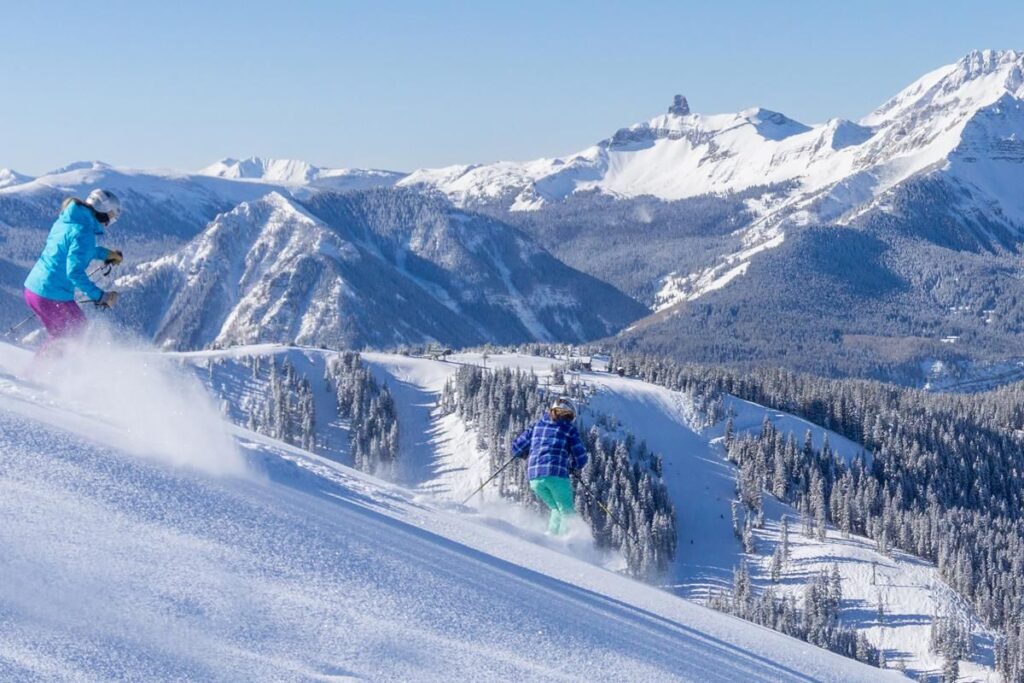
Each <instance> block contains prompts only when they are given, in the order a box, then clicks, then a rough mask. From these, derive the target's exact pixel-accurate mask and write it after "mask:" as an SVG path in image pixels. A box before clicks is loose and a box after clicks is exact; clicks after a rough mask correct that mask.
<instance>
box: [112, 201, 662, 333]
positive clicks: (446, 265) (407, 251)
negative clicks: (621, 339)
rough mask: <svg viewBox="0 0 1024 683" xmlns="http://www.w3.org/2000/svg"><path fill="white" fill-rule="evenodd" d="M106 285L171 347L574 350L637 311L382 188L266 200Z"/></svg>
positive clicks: (430, 205)
mask: <svg viewBox="0 0 1024 683" xmlns="http://www.w3.org/2000/svg"><path fill="white" fill-rule="evenodd" d="M116 286H117V287H118V288H119V289H120V290H121V291H122V292H124V293H125V297H124V300H123V306H121V307H119V310H118V311H116V313H117V315H118V316H120V317H121V319H123V320H126V321H128V322H130V323H131V324H132V325H134V326H136V327H137V328H139V329H141V330H143V331H144V332H145V333H146V334H147V335H149V336H151V337H152V338H153V339H155V340H156V341H157V342H158V343H159V344H161V345H162V346H164V347H168V348H175V349H195V348H203V347H206V346H209V345H216V346H226V345H231V344H239V343H253V342H265V341H276V342H291V341H297V342H299V343H303V344H317V345H319V344H328V345H331V346H334V347H342V348H344V347H353V346H354V347H360V346H364V345H367V344H371V345H378V346H394V345H398V344H402V343H419V342H424V341H438V342H440V343H444V344H456V345H465V344H476V343H482V342H486V341H492V342H501V343H509V342H520V341H526V340H551V341H555V340H558V341H582V340H584V339H589V338H595V337H602V336H606V335H608V334H612V333H614V332H616V331H618V330H619V329H621V328H622V327H624V326H625V325H627V324H628V323H629V322H631V321H632V320H634V319H636V318H637V317H639V316H640V315H642V313H643V309H642V307H641V306H640V305H639V304H637V303H636V302H633V301H631V300H629V299H628V298H626V297H625V296H623V295H622V294H620V293H619V292H617V291H615V290H614V289H613V288H612V287H610V286H608V285H605V284H603V283H601V282H599V281H598V280H596V279H594V278H591V277H589V276H587V275H584V274H582V273H579V272H576V271H573V270H572V269H570V268H568V267H566V266H564V265H562V264H561V263H559V262H558V261H556V260H555V259H554V258H552V257H551V256H550V255H549V254H547V253H546V252H545V251H544V250H543V249H540V248H539V247H537V246H536V245H535V244H533V243H532V242H531V241H530V240H529V239H528V238H527V237H526V236H525V235H522V234H521V233H517V231H515V230H514V229H512V228H510V227H508V226H506V225H503V224H501V223H498V222H496V221H494V220H491V219H487V218H484V217H482V216H474V215H470V214H465V213H462V212H459V211H456V210H454V209H452V207H450V206H449V205H447V204H446V203H444V202H441V201H439V200H437V199H428V198H424V197H421V196H419V195H416V194H414V193H411V192H408V191H394V190H381V191H377V192H370V193H359V194H350V195H320V196H317V197H314V198H312V199H311V200H310V201H308V202H305V203H302V204H300V203H298V202H296V201H295V200H293V199H289V198H287V197H285V196H284V195H282V194H279V193H271V194H269V195H267V196H265V197H263V198H261V199H259V200H258V201H254V202H246V203H243V204H240V205H239V206H238V207H236V208H235V209H233V210H232V211H230V212H227V213H225V214H222V215H220V216H218V217H217V218H216V219H215V220H214V221H213V222H212V223H210V225H209V226H208V227H207V229H206V230H205V231H204V232H203V233H202V234H201V235H199V236H198V237H197V238H196V239H194V240H193V241H192V242H190V243H188V244H186V245H185V246H184V247H182V248H181V249H180V250H178V251H177V252H175V253H173V254H171V255H169V256H166V257H163V258H161V259H158V260H155V261H153V262H150V263H145V264H142V265H141V266H139V267H137V268H136V269H135V270H134V271H132V272H131V273H130V274H128V275H125V276H123V277H121V278H120V279H119V280H118V281H117V284H116ZM596 302H600V304H599V305H597V306H595V305H594V304H595V303H596Z"/></svg>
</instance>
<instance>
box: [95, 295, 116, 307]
mask: <svg viewBox="0 0 1024 683" xmlns="http://www.w3.org/2000/svg"><path fill="white" fill-rule="evenodd" d="M119 298H121V295H120V294H118V293H117V292H103V296H101V297H100V300H99V301H97V302H96V305H97V306H99V307H100V308H110V307H111V306H113V305H114V304H116V303H117V300H118V299H119Z"/></svg>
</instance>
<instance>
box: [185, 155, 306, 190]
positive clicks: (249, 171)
mask: <svg viewBox="0 0 1024 683" xmlns="http://www.w3.org/2000/svg"><path fill="white" fill-rule="evenodd" d="M199 173H200V174H201V175H209V176H216V177H218V178H231V179H234V180H263V181H268V182H279V183H294V184H297V185H301V184H304V183H308V182H310V181H311V180H313V179H314V178H316V176H317V175H318V174H319V173H320V169H319V168H317V167H316V166H313V165H312V164H310V163H308V162H306V161H299V160H296V159H263V158H261V157H256V156H252V157H249V158H247V159H231V158H227V159H221V160H220V161H218V162H216V163H214V164H210V165H209V166H207V167H206V168H204V169H201V170H200V171H199Z"/></svg>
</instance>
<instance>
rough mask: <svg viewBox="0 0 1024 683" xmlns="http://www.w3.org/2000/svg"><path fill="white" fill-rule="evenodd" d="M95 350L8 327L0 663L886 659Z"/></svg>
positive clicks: (735, 676)
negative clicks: (16, 337)
mask: <svg viewBox="0 0 1024 683" xmlns="http://www.w3.org/2000/svg"><path fill="white" fill-rule="evenodd" d="M91 353H99V354H100V356H103V357H104V358H106V357H107V356H108V355H109V356H110V358H113V357H115V356H113V355H110V354H115V353H116V357H117V358H119V359H120V360H121V364H119V365H112V366H106V365H104V366H92V367H103V368H104V370H103V371H102V373H100V372H97V373H96V375H97V376H96V377H88V378H85V377H83V382H82V384H81V386H69V385H68V383H67V382H64V383H63V384H62V388H61V389H60V390H59V391H54V390H53V389H44V388H41V387H40V386H38V385H36V384H32V383H28V382H26V381H25V380H22V379H19V376H21V375H22V374H23V373H24V372H25V371H26V369H27V367H29V366H30V359H29V357H28V354H26V353H25V352H23V351H20V350H18V349H15V348H13V347H10V346H7V345H0V426H2V429H0V445H2V448H0V489H2V493H3V495H0V509H2V511H3V517H4V519H5V523H4V525H2V527H0V547H3V548H4V553H3V554H2V556H0V564H2V566H3V574H4V579H5V580H4V581H3V582H2V584H0V614H2V615H3V622H4V624H5V628H4V629H3V630H2V631H0V676H2V677H3V678H4V679H5V680H34V679H39V678H46V679H54V678H59V679H90V680H94V679H111V678H141V679H148V680H154V679H172V678H173V679H179V678H186V679H218V680H324V681H326V680H348V679H357V678H358V679H362V678H369V679H374V680H412V679H416V680H452V679H461V680H541V679H543V680H550V679H552V678H557V679H564V680H584V679H585V680H624V679H634V678H643V679H644V680H652V681H655V680H702V681H707V680H714V681H735V680H741V679H742V680H752V681H766V682H767V681H782V680H793V681H806V680H815V681H859V680H863V681H878V680H899V677H898V676H896V675H895V674H887V673H884V672H880V671H878V670H877V669H872V668H869V667H865V666H863V665H860V664H857V663H856V662H853V661H852V660H849V659H845V658H841V657H838V656H835V655H831V654H829V653H826V652H824V651H821V650H818V649H816V648H813V647H810V646H808V645H806V644H805V643H800V642H798V641H794V640H791V639H788V638H786V637H783V636H781V635H779V634H775V633H772V632H770V631H766V630H764V629H761V628H758V627H755V626H752V625H750V624H746V623H744V622H741V621H738V620H736V619H733V618H730V617H727V616H724V615H720V614H716V613H714V612H711V611H709V610H707V609H704V608H701V607H698V606H696V605H694V604H692V603H688V602H686V601H684V600H681V599H679V598H675V597H672V596H669V595H667V594H666V593H664V592H662V591H660V590H657V589H655V588H652V587H648V586H644V585H642V584H638V583H636V582H633V581H630V580H628V579H625V578H623V577H621V576H618V575H616V574H613V573H609V572H607V571H605V570H603V569H600V568H597V567H594V566H592V565H590V564H587V563H585V562H581V561H579V560H577V559H574V558H572V557H570V556H569V555H567V554H566V552H565V551H564V550H561V551H559V550H558V549H552V548H547V547H543V546H541V545H538V544H536V543H533V542H530V541H528V540H525V539H523V538H521V537H519V536H517V535H516V534H514V533H510V528H509V527H506V528H505V529H496V528H495V527H494V525H493V524H487V523H480V522H481V521H485V520H481V519H480V518H476V517H474V516H471V515H467V514H465V513H464V512H462V511H460V510H459V509H458V508H453V507H451V506H444V505H441V504H439V503H438V502H437V501H436V500H433V499H430V498H427V497H423V496H419V495H416V494H414V493H413V492H411V491H409V490H407V489H402V488H398V487H395V486H393V485H388V484H385V483H383V482H381V481H379V480H375V479H373V478H370V477H367V476H365V475H361V474H359V473H357V472H354V471H353V470H350V469H348V468H346V467H344V466H342V465H339V464H336V463H334V462H332V461H329V460H325V459H323V458H319V457H317V456H314V455H312V454H310V453H308V452H304V451H300V450H297V449H295V448H291V447H288V446H285V445H283V444H281V443H279V442H275V441H273V440H269V439H267V438H265V437H261V436H259V435H257V434H254V433H252V432H248V431H246V430H243V429H240V428H228V427H226V426H223V425H221V426H218V424H217V422H216V419H215V418H214V417H213V416H212V415H211V412H210V410H211V409H210V404H209V403H208V402H207V401H204V400H202V399H200V398H199V397H197V396H196V395H195V386H194V383H190V382H189V381H188V380H187V378H186V377H184V376H183V375H182V374H181V370H176V369H175V366H174V365H172V364H168V363H166V362H164V361H161V360H160V359H158V358H156V357H154V356H152V355H146V354H143V355H136V354H133V353H127V354H126V353H125V352H124V351H123V350H117V349H111V350H110V351H102V350H99V349H94V350H93V351H92V352H91ZM105 354H106V355H105ZM87 367H88V366H87ZM109 367H113V368H114V370H113V371H111V370H110V369H108V368H109ZM34 372H35V374H36V376H37V379H39V380H40V381H42V382H43V383H44V384H47V383H48V381H47V380H46V377H45V375H44V376H40V375H39V370H38V369H37V370H36V371H34ZM79 372H81V370H80V371H79ZM112 372H113V374H111V373H112ZM92 381H95V382H96V383H97V384H98V383H106V384H108V385H109V386H111V387H117V391H116V392H107V393H104V394H103V395H101V396H98V397H97V396H96V395H95V392H94V391H90V389H94V388H95V386H97V384H91V382H92ZM140 420H142V422H141V425H144V427H145V428H146V429H147V430H149V431H150V436H151V437H153V438H152V439H143V440H139V439H138V438H137V436H138V435H137V429H138V428H139V427H140ZM211 420H212V421H211ZM196 424H200V425H201V426H202V429H196V428H195V425H196ZM179 432H180V433H181V434H183V435H188V436H189V437H190V438H187V439H175V438H174V436H175V435H176V434H177V433H179Z"/></svg>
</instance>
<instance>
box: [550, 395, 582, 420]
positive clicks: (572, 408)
mask: <svg viewBox="0 0 1024 683" xmlns="http://www.w3.org/2000/svg"><path fill="white" fill-rule="evenodd" d="M548 410H549V412H550V413H551V415H552V417H554V416H555V415H556V413H562V414H563V415H564V414H569V415H572V419H573V420H575V419H576V404H574V403H573V402H572V401H570V400H569V399H567V398H565V397H564V396H559V397H558V398H556V399H555V400H554V401H552V402H551V407H550V408H548Z"/></svg>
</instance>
